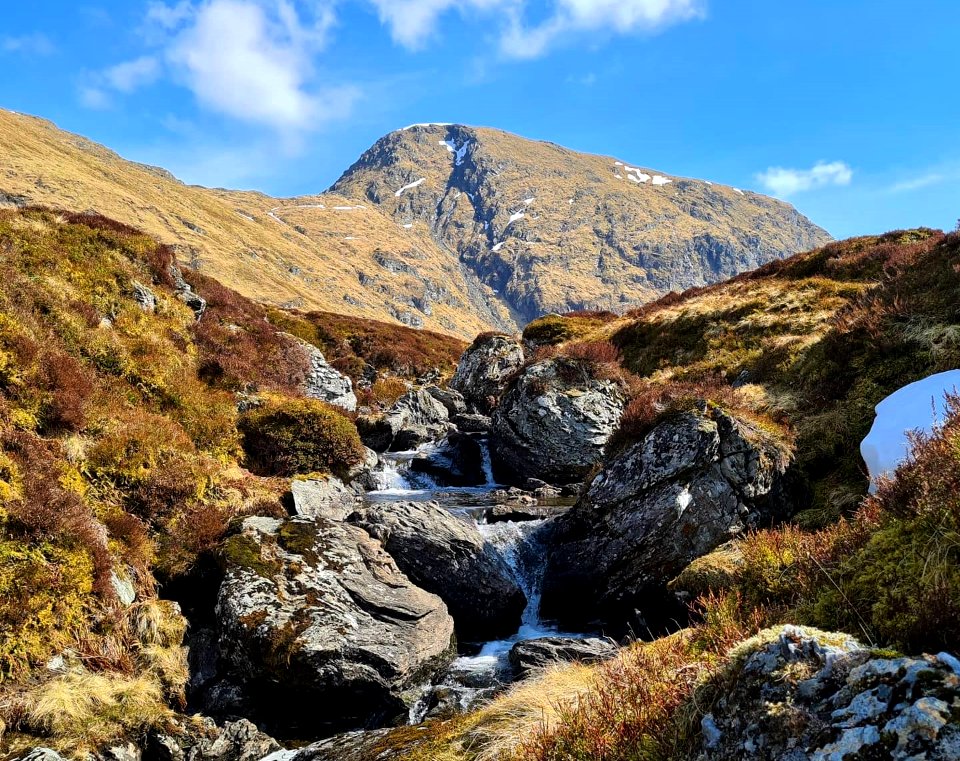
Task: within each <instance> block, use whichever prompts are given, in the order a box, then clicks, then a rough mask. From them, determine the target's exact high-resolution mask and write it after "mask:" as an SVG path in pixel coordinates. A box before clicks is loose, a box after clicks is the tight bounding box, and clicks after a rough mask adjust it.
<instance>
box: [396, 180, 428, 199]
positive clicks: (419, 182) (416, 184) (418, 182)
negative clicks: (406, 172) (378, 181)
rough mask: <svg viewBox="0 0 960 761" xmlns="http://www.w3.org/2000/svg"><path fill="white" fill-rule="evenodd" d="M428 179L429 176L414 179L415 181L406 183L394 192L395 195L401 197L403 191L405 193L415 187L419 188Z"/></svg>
mask: <svg viewBox="0 0 960 761" xmlns="http://www.w3.org/2000/svg"><path fill="white" fill-rule="evenodd" d="M426 181H427V178H426V177H421V178H420V179H419V180H414V181H413V182H411V183H409V184H408V185H404V186H403V187H402V188H400V190H398V191H397V192H396V193H394V195H395V196H396V197H397V198H399V197H400V196H402V195H403V193H404V191H405V190H413V189H414V188H418V187H420V186H421V185H423V183H425V182H426Z"/></svg>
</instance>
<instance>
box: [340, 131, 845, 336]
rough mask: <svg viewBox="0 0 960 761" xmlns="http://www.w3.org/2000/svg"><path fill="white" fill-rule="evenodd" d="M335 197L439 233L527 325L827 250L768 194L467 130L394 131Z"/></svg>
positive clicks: (810, 227)
mask: <svg viewBox="0 0 960 761" xmlns="http://www.w3.org/2000/svg"><path fill="white" fill-rule="evenodd" d="M331 190H332V192H334V193H338V194H341V195H344V196H349V197H352V198H360V199H363V200H364V201H366V202H369V203H373V204H376V205H377V206H378V207H380V209H381V210H383V211H384V212H386V213H387V214H388V215H389V216H390V217H392V218H393V219H394V220H395V221H396V222H397V223H399V224H402V225H413V226H414V227H415V228H417V229H427V230H429V231H430V233H431V234H432V236H433V238H434V239H435V240H436V242H437V243H438V244H439V245H440V246H441V247H444V248H446V249H449V250H450V251H451V252H453V253H455V254H456V255H457V257H459V259H460V261H462V262H463V263H464V264H465V265H466V266H467V267H468V268H469V269H470V271H471V272H473V273H475V274H476V276H477V277H478V278H479V279H480V280H481V282H482V283H484V284H485V285H487V286H489V287H492V288H493V290H494V291H495V292H496V293H497V294H498V296H499V298H500V299H501V300H502V301H503V302H505V304H506V305H507V306H508V308H509V309H510V313H511V315H512V316H513V318H514V319H515V320H516V321H517V322H519V323H521V324H522V323H525V322H527V321H529V320H531V319H533V318H535V317H538V316H540V315H542V314H545V313H547V312H551V311H556V312H565V311H570V310H578V309H614V310H622V309H624V308H627V307H631V306H637V305H639V304H642V303H644V302H647V301H650V300H651V299H653V298H655V297H657V296H660V295H662V294H664V293H666V292H668V291H671V290H676V291H682V290H684V289H685V288H689V287H691V286H698V285H704V284H706V283H712V282H716V281H718V280H723V279H725V278H727V277H730V276H732V275H734V274H736V273H738V272H742V271H744V270H748V269H753V268H755V267H757V266H759V265H761V264H764V263H766V262H768V261H771V260H773V259H780V258H783V257H785V256H788V255H790V254H794V253H797V252H798V251H804V250H807V249H811V248H815V247H817V246H819V245H822V244H824V243H826V242H827V241H828V240H829V239H830V236H829V235H828V234H827V233H826V232H825V231H824V230H822V229H820V228H819V227H817V226H816V225H814V224H813V223H811V222H810V221H809V220H808V219H806V218H805V217H803V216H802V215H800V214H799V213H798V212H797V211H796V209H794V208H793V207H791V206H790V205H788V204H786V203H783V202H782V201H777V200H774V199H772V198H768V197H766V196H763V195H759V194H757V193H752V192H749V191H742V190H740V189H738V188H732V187H727V186H723V185H716V184H713V183H711V182H708V181H703V180H693V179H688V178H684V177H678V176H676V175H673V174H669V173H667V172H664V171H660V170H654V169H650V168H647V167H642V166H639V165H636V164H631V163H630V162H627V161H621V160H618V159H616V158H613V157H608V156H594V155H589V154H584V153H577V152H576V151H571V150H569V149H566V148H563V147H561V146H558V145H554V144H553V143H546V142H540V141H535V140H527V139H525V138H522V137H519V136H517V135H512V134H509V133H507V132H501V131H499V130H494V129H486V128H475V127H466V126H463V125H457V124H454V125H439V124H428V125H415V126H413V127H408V128H406V129H403V130H399V131H397V132H392V133H390V134H389V135H387V136H386V137H383V138H382V139H380V140H379V141H377V143H376V144H375V145H374V146H373V147H372V148H370V150H368V151H367V152H366V153H364V154H363V156H361V157H360V159H359V160H358V161H357V162H356V163H355V164H354V165H353V166H351V167H350V168H349V169H348V170H347V171H346V172H345V173H344V175H343V176H342V177H341V178H340V179H339V180H338V181H337V182H336V183H335V184H334V186H333V187H332V188H331Z"/></svg>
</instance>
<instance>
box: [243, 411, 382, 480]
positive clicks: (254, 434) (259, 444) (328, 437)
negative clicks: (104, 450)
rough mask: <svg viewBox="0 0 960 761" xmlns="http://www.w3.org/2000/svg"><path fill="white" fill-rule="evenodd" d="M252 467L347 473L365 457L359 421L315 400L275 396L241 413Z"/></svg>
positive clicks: (279, 471)
mask: <svg viewBox="0 0 960 761" xmlns="http://www.w3.org/2000/svg"><path fill="white" fill-rule="evenodd" d="M239 430H240V434H241V438H242V446H243V450H244V452H245V454H246V462H247V465H248V467H249V468H250V469H251V470H253V471H254V472H256V473H261V474H265V475H281V476H293V475H296V474H298V473H314V472H323V473H330V472H332V473H340V474H342V473H344V472H345V471H347V470H349V469H350V468H351V467H352V466H353V465H356V464H358V463H359V462H361V461H362V460H363V455H364V449H363V444H362V443H361V442H360V436H359V435H358V434H357V428H356V426H355V425H354V424H353V422H352V421H351V420H350V419H349V418H347V417H346V416H345V415H343V414H342V413H341V412H339V411H337V410H336V409H335V408H333V407H331V406H330V405H328V404H324V403H323V402H319V401H316V400H313V399H282V398H276V397H274V398H271V399H269V400H268V401H267V403H266V404H265V405H264V406H263V407H260V408H257V409H254V410H250V411H249V412H246V413H244V414H243V415H242V416H241V417H240V422H239Z"/></svg>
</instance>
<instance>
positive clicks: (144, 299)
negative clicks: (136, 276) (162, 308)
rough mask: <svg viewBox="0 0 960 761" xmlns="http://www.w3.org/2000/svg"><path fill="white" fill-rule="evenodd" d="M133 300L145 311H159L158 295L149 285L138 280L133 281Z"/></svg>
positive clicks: (151, 312)
mask: <svg viewBox="0 0 960 761" xmlns="http://www.w3.org/2000/svg"><path fill="white" fill-rule="evenodd" d="M133 300H134V301H136V302H137V306H139V307H140V308H141V309H142V310H143V311H144V312H149V313H150V314H153V313H154V312H156V311H157V295H156V294H155V293H154V292H153V291H151V290H150V289H149V288H147V286H145V285H143V284H142V283H138V282H136V281H134V282H133Z"/></svg>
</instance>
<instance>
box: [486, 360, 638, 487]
mask: <svg viewBox="0 0 960 761" xmlns="http://www.w3.org/2000/svg"><path fill="white" fill-rule="evenodd" d="M623 406H624V396H623V392H622V389H621V388H620V386H619V384H618V383H616V382H615V381H612V380H606V379H598V378H595V377H593V374H592V371H591V369H590V366H589V365H588V364H587V363H585V362H582V361H580V360H573V359H566V358H559V357H558V358H554V359H548V360H545V361H543V362H538V363H537V364H534V365H531V366H530V367H528V368H527V369H526V370H524V371H523V373H521V374H520V375H519V376H518V377H517V378H516V380H515V381H514V382H513V384H512V385H511V386H510V389H509V391H507V393H506V394H505V395H504V397H503V399H502V400H501V401H500V405H499V406H498V407H497V409H496V410H495V411H494V413H493V429H492V431H491V433H490V444H491V446H490V451H491V454H492V456H493V462H494V467H495V469H496V473H497V475H498V476H502V477H503V478H505V479H507V480H510V481H513V482H516V483H522V482H524V481H526V480H527V479H528V478H530V477H533V478H538V479H541V480H543V481H546V482H548V483H553V484H568V483H573V482H576V481H580V480H582V479H583V478H584V476H586V475H587V474H588V473H589V472H590V470H591V469H592V468H593V467H594V466H596V465H597V463H599V462H600V460H601V459H602V457H603V449H604V446H605V445H606V443H607V441H608V440H609V438H610V435H611V434H612V433H613V431H614V429H615V428H616V426H617V423H618V422H619V420H620V415H621V414H622V413H623Z"/></svg>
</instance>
